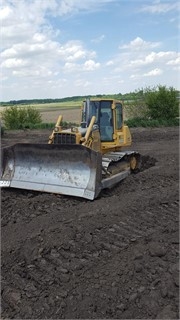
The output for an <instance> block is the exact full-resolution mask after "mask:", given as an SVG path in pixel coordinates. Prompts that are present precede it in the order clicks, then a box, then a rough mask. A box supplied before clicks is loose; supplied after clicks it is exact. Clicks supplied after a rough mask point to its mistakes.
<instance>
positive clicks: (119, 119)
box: [116, 103, 123, 129]
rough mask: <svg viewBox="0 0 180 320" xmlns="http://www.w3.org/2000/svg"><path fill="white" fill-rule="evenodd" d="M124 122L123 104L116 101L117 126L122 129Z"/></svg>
mask: <svg viewBox="0 0 180 320" xmlns="http://www.w3.org/2000/svg"><path fill="white" fill-rule="evenodd" d="M122 123H123V114H122V104H121V103H116V127H117V129H121V127H122Z"/></svg>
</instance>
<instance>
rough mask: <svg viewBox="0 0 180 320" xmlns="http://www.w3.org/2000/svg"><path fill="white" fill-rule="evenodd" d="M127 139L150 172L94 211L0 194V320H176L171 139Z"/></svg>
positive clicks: (70, 201) (147, 135) (31, 195)
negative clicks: (148, 160) (143, 159)
mask: <svg viewBox="0 0 180 320" xmlns="http://www.w3.org/2000/svg"><path fill="white" fill-rule="evenodd" d="M131 132H132V135H133V140H134V142H133V145H132V147H131V149H133V150H136V151H139V152H140V153H141V154H142V155H144V157H146V156H147V159H149V158H148V157H151V158H152V159H156V162H155V165H154V166H152V165H147V167H146V169H145V170H143V171H141V172H140V173H138V174H136V175H130V176H129V177H128V178H126V179H125V180H124V181H122V182H121V183H120V184H119V185H118V186H116V187H115V188H114V189H112V190H109V191H103V192H102V194H101V196H100V197H99V198H98V199H96V200H94V201H89V200H85V199H80V198H71V197H67V196H63V195H54V194H47V193H46V194H45V193H39V192H33V191H23V190H18V189H5V188H4V189H2V192H1V218H2V219H1V242H2V243H1V265H2V268H1V275H2V280H1V289H2V295H1V297H2V314H1V319H179V310H178V306H179V272H178V266H179V264H178V261H179V260H178V248H179V223H178V218H179V170H178V164H179V150H178V147H179V129H178V128H161V129H160V128H156V129H132V130H131ZM49 134H50V132H49V131H47V130H45V131H41V132H38V131H25V132H23V131H22V132H9V133H8V134H7V133H6V134H5V136H4V137H3V139H2V146H5V145H10V144H13V143H15V142H16V141H19V142H20V141H21V142H47V140H48V136H49Z"/></svg>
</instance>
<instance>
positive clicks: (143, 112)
mask: <svg viewBox="0 0 180 320" xmlns="http://www.w3.org/2000/svg"><path fill="white" fill-rule="evenodd" d="M147 115H148V108H147V105H146V104H145V101H144V100H142V99H141V100H139V99H137V100H133V101H130V102H126V103H125V104H124V118H125V119H133V118H146V117H147Z"/></svg>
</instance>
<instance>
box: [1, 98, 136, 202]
mask: <svg viewBox="0 0 180 320" xmlns="http://www.w3.org/2000/svg"><path fill="white" fill-rule="evenodd" d="M62 120H63V119H62V116H61V115H60V116H59V118H58V120H57V123H56V125H55V128H54V129H53V132H52V134H51V135H50V137H49V141H48V143H47V144H39V143H33V144H32V143H18V144H15V145H13V146H10V147H5V148H2V152H1V177H0V187H10V188H20V189H28V190H37V191H41V192H50V193H58V194H64V195H70V196H77V197H82V198H86V199H90V200H93V199H95V198H97V197H98V196H99V194H100V192H101V190H102V189H106V188H112V187H113V186H114V185H116V184H117V183H118V182H119V181H121V180H123V179H124V178H126V177H127V176H128V175H129V174H130V173H131V172H136V171H138V170H139V169H140V164H141V156H140V154H139V153H138V152H135V151H127V150H126V148H125V147H128V146H130V145H131V143H132V139H131V133H130V130H129V128H128V126H126V125H125V124H124V121H123V104H122V102H121V101H116V100H114V99H86V100H85V101H83V105H82V109H81V122H80V125H79V126H77V127H71V128H69V129H63V128H62ZM124 149H125V150H124Z"/></svg>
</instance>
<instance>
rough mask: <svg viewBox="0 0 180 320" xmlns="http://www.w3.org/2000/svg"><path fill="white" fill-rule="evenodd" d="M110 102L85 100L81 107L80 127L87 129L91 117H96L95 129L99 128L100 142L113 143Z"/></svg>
mask: <svg viewBox="0 0 180 320" xmlns="http://www.w3.org/2000/svg"><path fill="white" fill-rule="evenodd" d="M112 102H113V101H112V100H89V99H88V100H86V101H84V105H83V112H82V122H81V127H82V128H87V127H88V125H89V123H90V121H91V119H92V116H95V117H96V121H95V125H94V126H95V127H96V128H97V126H98V127H99V131H100V136H101V141H102V142H105V141H107V142H108V141H109V142H110V141H113V133H114V128H113V109H112Z"/></svg>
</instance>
